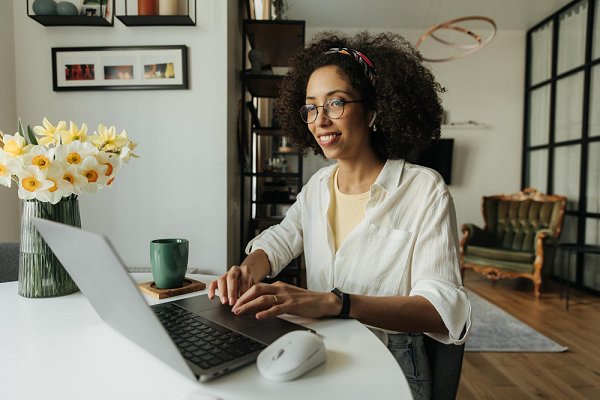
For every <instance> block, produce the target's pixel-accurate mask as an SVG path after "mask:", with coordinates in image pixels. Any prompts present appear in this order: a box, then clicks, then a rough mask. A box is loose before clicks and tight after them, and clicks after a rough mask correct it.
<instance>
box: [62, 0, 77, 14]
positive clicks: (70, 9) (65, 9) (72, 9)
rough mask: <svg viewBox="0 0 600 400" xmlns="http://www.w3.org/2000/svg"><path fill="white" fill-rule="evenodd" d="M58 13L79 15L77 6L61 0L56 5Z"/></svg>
mask: <svg viewBox="0 0 600 400" xmlns="http://www.w3.org/2000/svg"><path fill="white" fill-rule="evenodd" d="M56 13H57V14H58V15H79V9H78V8H77V6H76V5H75V4H73V3H71V2H69V1H61V2H59V3H58V4H57V5H56Z"/></svg>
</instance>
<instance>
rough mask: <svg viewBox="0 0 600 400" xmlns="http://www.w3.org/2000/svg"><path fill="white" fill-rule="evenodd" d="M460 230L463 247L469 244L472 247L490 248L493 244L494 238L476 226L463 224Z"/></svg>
mask: <svg viewBox="0 0 600 400" xmlns="http://www.w3.org/2000/svg"><path fill="white" fill-rule="evenodd" d="M461 229H462V232H463V240H462V242H463V243H462V244H463V246H468V245H470V244H472V245H474V246H492V245H493V244H494V237H493V236H492V235H491V234H489V233H488V232H486V231H484V230H483V229H481V228H480V227H478V226H477V225H474V224H464V225H463V226H462V227H461Z"/></svg>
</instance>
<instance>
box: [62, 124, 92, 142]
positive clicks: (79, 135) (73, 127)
mask: <svg viewBox="0 0 600 400" xmlns="http://www.w3.org/2000/svg"><path fill="white" fill-rule="evenodd" d="M75 140H79V141H80V142H85V141H87V125H86V124H81V128H79V127H77V124H76V123H75V122H73V121H69V130H68V131H67V130H65V131H63V132H62V143H63V144H69V143H71V142H74V141H75Z"/></svg>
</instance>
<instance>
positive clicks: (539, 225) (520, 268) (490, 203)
mask: <svg viewBox="0 0 600 400" xmlns="http://www.w3.org/2000/svg"><path fill="white" fill-rule="evenodd" d="M566 204H567V198H566V197H564V196H558V195H545V194H543V193H540V192H538V191H536V190H535V189H533V188H526V189H523V191H521V192H518V193H515V194H512V195H496V196H486V197H483V201H482V213H483V220H484V222H485V227H484V228H483V229H481V228H479V227H477V226H475V225H473V224H465V225H463V226H462V231H463V237H462V239H461V241H460V261H461V273H462V274H463V275H464V271H465V269H472V270H474V271H476V272H478V273H481V274H483V275H485V276H486V277H488V278H489V279H492V280H498V279H501V278H527V279H531V280H532V281H533V293H534V296H535V297H536V298H539V297H540V285H541V283H542V267H543V266H544V262H552V258H553V255H554V249H555V243H556V241H557V240H558V237H559V236H560V231H561V226H562V222H563V218H564V214H565V207H566Z"/></svg>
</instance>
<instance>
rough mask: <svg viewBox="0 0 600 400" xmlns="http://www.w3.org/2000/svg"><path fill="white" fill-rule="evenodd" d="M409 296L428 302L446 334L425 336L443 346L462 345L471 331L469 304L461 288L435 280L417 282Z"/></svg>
mask: <svg viewBox="0 0 600 400" xmlns="http://www.w3.org/2000/svg"><path fill="white" fill-rule="evenodd" d="M410 295H411V296H422V297H424V298H426V299H427V300H429V302H430V303H431V304H432V305H433V306H434V307H435V309H436V310H437V312H438V314H439V315H440V317H441V318H442V321H443V322H444V325H446V329H448V334H440V333H430V332H425V334H426V335H427V336H429V337H431V338H433V339H435V340H437V341H438V342H441V343H444V344H456V345H460V344H463V343H464V342H465V341H466V340H467V337H468V336H469V332H470V331H471V303H470V302H469V298H468V297H467V293H466V291H465V288H464V287H463V286H454V285H453V284H451V283H449V282H442V281H435V280H421V281H418V282H417V283H416V284H415V286H414V287H413V289H412V290H411V291H410Z"/></svg>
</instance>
